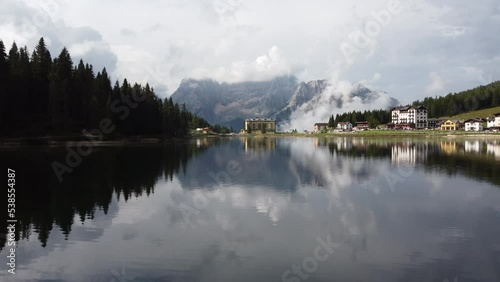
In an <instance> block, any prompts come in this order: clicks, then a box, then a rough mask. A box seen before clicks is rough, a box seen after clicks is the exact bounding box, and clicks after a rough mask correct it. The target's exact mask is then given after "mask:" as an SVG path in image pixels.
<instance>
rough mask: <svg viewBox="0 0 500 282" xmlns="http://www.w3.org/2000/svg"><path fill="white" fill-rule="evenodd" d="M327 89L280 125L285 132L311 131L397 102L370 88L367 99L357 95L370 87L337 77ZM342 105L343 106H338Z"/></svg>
mask: <svg viewBox="0 0 500 282" xmlns="http://www.w3.org/2000/svg"><path fill="white" fill-rule="evenodd" d="M328 84H329V85H328V86H327V87H326V88H325V90H324V91H323V92H322V93H321V94H320V95H319V96H318V97H316V98H314V99H313V100H311V101H309V102H308V103H305V104H303V105H301V106H300V107H298V108H297V109H296V110H295V111H293V112H292V114H291V116H290V119H289V120H287V121H283V122H281V123H280V124H279V125H278V126H279V129H280V130H282V131H291V130H293V129H296V130H298V131H303V130H308V131H311V130H312V129H313V127H314V124H315V123H327V122H328V120H329V118H330V116H331V115H334V116H335V115H336V114H342V113H345V112H350V111H365V110H379V109H389V108H390V107H392V106H394V102H395V100H394V99H393V98H392V97H391V96H389V94H388V93H386V92H379V91H375V90H373V89H370V91H371V92H370V93H368V94H367V95H366V96H365V97H363V96H358V95H359V94H358V90H360V89H362V88H364V87H367V86H365V85H364V84H362V83H355V84H353V83H351V82H350V81H346V80H337V79H335V78H333V79H330V80H329V81H328ZM339 105H340V107H339Z"/></svg>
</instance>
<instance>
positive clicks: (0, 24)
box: [0, 0, 500, 102]
mask: <svg viewBox="0 0 500 282" xmlns="http://www.w3.org/2000/svg"><path fill="white" fill-rule="evenodd" d="M51 1H52V0H51ZM51 1H47V3H49V2H50V3H51ZM4 2H5V3H2V11H0V38H1V39H2V40H3V41H4V42H5V43H6V44H7V46H9V44H11V43H12V42H13V41H14V40H15V41H16V42H18V43H20V45H24V44H27V45H28V47H29V48H30V49H32V48H33V47H34V45H35V44H36V41H37V40H38V38H39V37H40V36H44V37H46V39H48V41H49V42H51V44H52V46H51V48H52V49H51V51H53V52H59V50H60V48H61V47H62V46H63V45H66V46H68V47H70V48H71V49H74V50H75V51H74V52H75V53H78V54H79V55H82V56H83V57H84V59H86V60H89V62H90V63H92V64H99V63H101V64H104V63H106V64H116V71H115V72H114V73H112V75H113V76H114V77H115V78H123V77H127V78H129V80H131V81H141V80H142V79H143V78H144V77H145V75H147V73H148V69H153V70H156V69H161V71H155V72H157V73H160V74H159V75H156V77H158V78H157V79H154V80H153V81H152V82H151V84H153V85H154V86H162V88H166V87H165V86H166V85H168V88H169V89H170V90H169V91H168V93H159V94H161V95H166V94H170V93H172V92H173V91H174V90H175V89H176V88H177V86H178V85H179V84H180V81H181V80H182V79H183V78H186V77H197V78H215V79H217V80H219V81H230V82H232V81H242V80H248V79H250V80H262V79H268V78H271V77H273V76H276V75H283V74H288V73H290V74H294V75H297V76H298V77H299V80H301V81H309V80H314V79H323V78H329V77H331V76H332V75H331V73H334V72H335V71H337V69H336V68H338V67H339V62H342V61H345V58H344V56H343V54H342V52H341V50H340V48H339V46H340V44H341V43H342V42H344V41H349V34H351V33H352V32H354V31H356V30H362V31H363V30H364V29H365V27H366V24H367V23H368V22H370V21H372V20H373V13H379V12H380V11H381V10H383V9H387V6H388V1H387V0H374V1H368V0H354V1H351V2H345V1H329V0H317V1H316V2H315V3H314V4H304V3H303V2H302V1H298V0H291V1H288V2H287V3H286V5H284V4H283V3H280V2H269V1H264V0H255V1H245V2H243V1H240V0H199V1H180V0H170V1H146V2H141V3H139V2H137V1H132V0H122V1H121V2H120V4H119V5H117V4H116V3H115V2H112V1H97V0H85V1H84V0H75V1H64V2H63V1H60V0H53V2H56V3H59V4H60V5H59V6H56V7H55V8H54V7H52V8H50V7H49V6H47V5H45V6H43V5H42V4H40V3H37V2H36V1H32V0H30V2H29V5H28V4H26V2H20V1H14V0H5V1H4ZM44 3H45V2H44ZM401 5H402V6H404V10H403V12H402V13H400V14H398V15H395V16H393V17H392V19H391V21H390V23H389V24H388V25H387V26H384V27H382V30H381V32H380V33H379V35H378V36H376V38H374V40H372V42H371V43H370V45H369V46H368V47H366V48H364V49H363V50H361V52H362V54H360V56H359V58H357V60H356V61H355V63H354V64H353V65H352V67H351V68H350V69H343V70H341V74H342V75H341V77H340V79H344V80H348V81H351V82H354V81H361V80H362V79H363V78H367V77H371V76H372V75H373V74H374V73H380V74H384V75H383V76H381V77H380V78H379V79H378V80H377V81H376V84H377V85H376V86H377V87H378V89H382V90H388V89H389V88H390V90H391V93H390V94H391V95H392V96H395V97H396V98H398V99H400V100H402V99H405V101H402V102H409V101H411V100H413V99H415V98H421V93H422V92H425V91H427V90H430V91H434V93H433V94H445V93H447V92H449V91H451V90H453V91H457V90H461V89H463V88H470V87H473V86H477V85H475V84H474V83H477V82H473V81H467V82H464V81H463V79H462V74H460V73H459V72H457V71H455V72H453V71H451V70H452V69H459V68H460V67H461V66H472V67H475V68H478V69H482V70H484V72H485V73H487V74H488V76H489V75H490V74H491V76H492V77H493V79H499V77H500V71H499V70H498V68H497V67H496V65H497V62H495V61H494V60H492V58H498V57H499V56H500V51H498V48H497V47H496V46H498V45H499V44H500V38H498V37H497V36H495V34H497V33H499V32H500V17H498V13H499V12H498V3H497V2H496V1H495V0H485V1H484V2H482V4H481V5H477V4H476V3H473V2H470V1H465V0H459V1H454V2H453V3H447V4H440V3H436V2H434V1H430V0H424V1H417V0H409V1H404V2H403V1H401ZM96 7H99V9H96ZM318 7H319V8H318ZM109 11H113V12H114V13H113V15H110V14H109ZM37 14H39V15H45V16H48V18H47V19H48V21H46V22H44V24H42V25H40V24H35V28H34V29H26V28H25V27H26V25H25V24H24V25H23V22H22V21H23V20H24V19H27V20H28V21H32V19H33V16H34V15H37ZM40 18H42V17H40ZM94 41H95V42H96V43H95V46H94V48H93V49H90V47H89V46H90V45H91V44H89V43H86V42H94ZM106 46H109V49H107V48H108V47H106ZM85 48H87V49H85ZM84 50H86V51H87V52H83V51H84ZM117 50H118V51H117ZM124 50H134V52H126V51H124ZM111 52H115V55H116V62H114V60H113V54H111ZM145 54H147V55H145ZM108 57H111V59H110V60H109V59H108V60H107V59H106V58H108ZM77 59H79V58H77ZM102 60H104V61H103V62H101V61H102ZM113 62H114V63H113ZM110 69H114V65H113V66H108V70H110ZM431 72H436V73H438V74H441V75H444V74H446V78H447V81H446V82H447V83H445V84H440V81H439V79H435V80H433V81H432V85H431V86H432V87H430V86H429V85H428V79H429V77H428V74H429V73H431ZM441 82H442V81H441ZM410 84H411V85H413V86H412V87H408V85H410ZM440 85H442V87H439V86H440ZM429 87H430V88H429Z"/></svg>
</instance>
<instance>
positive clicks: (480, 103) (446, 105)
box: [412, 81, 500, 118]
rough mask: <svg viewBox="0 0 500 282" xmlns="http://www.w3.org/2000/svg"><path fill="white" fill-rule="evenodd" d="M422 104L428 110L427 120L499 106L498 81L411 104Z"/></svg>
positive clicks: (499, 86)
mask: <svg viewBox="0 0 500 282" xmlns="http://www.w3.org/2000/svg"><path fill="white" fill-rule="evenodd" d="M422 104H423V105H425V106H426V107H427V109H429V112H428V114H429V118H439V117H450V116H454V115H458V114H461V113H465V112H470V111H476V110H482V109H487V108H492V107H496V106H500V81H496V82H493V83H490V84H488V85H484V86H479V87H476V88H474V89H471V90H467V91H463V92H459V93H449V94H448V95H446V96H443V97H435V98H432V97H427V98H425V99H424V100H423V101H418V100H417V101H415V102H413V103H412V105H422Z"/></svg>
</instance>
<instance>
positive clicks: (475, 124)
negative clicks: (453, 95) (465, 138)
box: [465, 119, 483, 131]
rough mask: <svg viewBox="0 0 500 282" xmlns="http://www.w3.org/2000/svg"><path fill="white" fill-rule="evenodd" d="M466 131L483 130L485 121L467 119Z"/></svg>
mask: <svg viewBox="0 0 500 282" xmlns="http://www.w3.org/2000/svg"><path fill="white" fill-rule="evenodd" d="M465 131H483V121H482V120H480V119H469V120H466V121H465Z"/></svg>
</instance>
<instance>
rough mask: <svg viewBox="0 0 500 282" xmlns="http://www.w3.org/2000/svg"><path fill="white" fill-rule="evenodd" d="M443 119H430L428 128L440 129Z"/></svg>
mask: <svg viewBox="0 0 500 282" xmlns="http://www.w3.org/2000/svg"><path fill="white" fill-rule="evenodd" d="M442 123H443V120H441V119H429V120H427V128H428V129H440V128H441V124H442Z"/></svg>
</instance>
